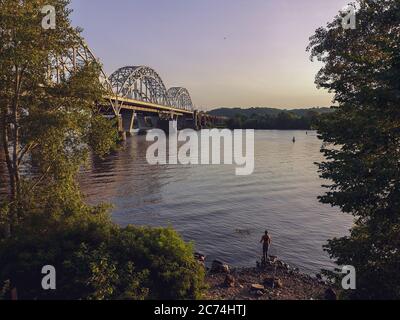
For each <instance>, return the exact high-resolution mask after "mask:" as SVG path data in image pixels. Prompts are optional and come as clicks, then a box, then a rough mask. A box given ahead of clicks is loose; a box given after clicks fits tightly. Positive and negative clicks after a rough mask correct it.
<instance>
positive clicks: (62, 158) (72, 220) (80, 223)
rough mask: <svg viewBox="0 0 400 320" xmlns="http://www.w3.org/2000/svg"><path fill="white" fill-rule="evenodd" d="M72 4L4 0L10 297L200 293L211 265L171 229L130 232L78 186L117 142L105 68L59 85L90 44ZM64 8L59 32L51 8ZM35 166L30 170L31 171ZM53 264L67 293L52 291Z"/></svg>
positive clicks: (88, 67) (2, 294)
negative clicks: (53, 70) (84, 170)
mask: <svg viewBox="0 0 400 320" xmlns="http://www.w3.org/2000/svg"><path fill="white" fill-rule="evenodd" d="M68 3H69V2H68V1H66V0H29V1H15V0H0V36H1V41H0V120H1V126H0V129H1V130H0V131H1V133H0V136H1V148H2V153H3V154H4V155H5V157H6V163H7V175H8V177H9V179H8V184H9V188H8V198H7V199H5V201H3V200H2V202H1V205H0V227H2V229H4V230H5V232H4V234H1V233H0V299H3V298H7V296H8V293H9V291H10V290H11V289H14V288H17V289H18V296H19V297H20V298H22V299H34V300H36V299H99V300H101V299H145V298H147V299H149V298H165V299H195V298H198V297H199V296H200V294H201V291H202V289H203V281H204V270H203V269H202V267H201V266H200V265H199V264H198V263H197V262H196V261H195V259H194V254H193V247H192V246H191V245H190V244H187V243H185V242H184V241H183V240H182V238H181V237H180V236H179V235H178V234H177V233H176V232H175V231H173V230H171V229H151V228H135V227H132V226H130V227H127V228H125V229H122V228H120V227H119V226H117V225H116V224H114V223H112V222H111V219H110V214H109V207H108V206H106V205H99V206H89V205H87V204H86V203H85V201H84V198H83V196H82V194H81V192H80V189H79V185H78V183H77V182H76V175H77V173H78V171H79V168H80V167H81V166H82V165H83V164H84V163H85V160H86V159H87V157H88V154H89V152H90V151H92V152H93V153H95V154H96V155H100V156H102V155H105V154H106V153H107V152H109V151H110V150H111V149H112V148H113V147H114V146H115V143H116V140H117V136H118V135H117V131H116V126H115V124H114V123H113V122H112V121H109V120H107V119H105V118H104V117H103V116H101V115H100V114H98V112H97V111H96V108H95V106H96V104H97V103H99V102H101V100H102V97H103V95H104V93H105V92H104V90H103V87H102V85H101V83H100V80H99V76H100V66H99V64H98V62H97V61H87V62H86V63H84V64H83V65H79V66H77V68H75V69H74V70H71V72H70V73H68V74H57V80H58V81H55V82H54V81H49V80H51V77H49V65H50V64H52V63H55V60H54V58H55V57H63V56H65V55H66V54H67V53H69V50H70V49H71V48H74V47H77V46H81V45H82V43H81V39H80V37H79V31H80V30H79V29H74V28H72V27H71V26H70V22H69V18H68V17H69V14H70V10H68V8H67V6H68ZM44 5H52V6H54V7H55V8H56V13H57V19H56V23H57V26H56V29H55V30H44V29H43V28H42V26H41V22H42V18H43V15H42V14H41V10H40V9H41V8H42V7H43V6H44ZM26 172H28V173H27V174H26ZM49 264H50V265H53V266H54V267H55V268H56V270H57V274H58V276H57V277H58V280H57V283H58V284H57V290H56V291H52V292H51V291H44V290H42V288H41V286H40V284H41V281H40V278H41V277H42V274H41V268H42V267H43V266H44V265H49Z"/></svg>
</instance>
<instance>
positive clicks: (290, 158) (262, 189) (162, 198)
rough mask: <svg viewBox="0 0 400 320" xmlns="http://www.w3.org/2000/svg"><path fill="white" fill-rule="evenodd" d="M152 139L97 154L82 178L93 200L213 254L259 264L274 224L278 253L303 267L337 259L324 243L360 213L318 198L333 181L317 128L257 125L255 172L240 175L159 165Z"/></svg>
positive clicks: (230, 169) (219, 168)
mask: <svg viewBox="0 0 400 320" xmlns="http://www.w3.org/2000/svg"><path fill="white" fill-rule="evenodd" d="M293 137H296V143H293V141H292V139H293ZM149 144H150V143H149V142H146V139H145V137H144V136H134V137H131V138H128V140H127V141H126V143H125V145H124V146H123V147H122V148H120V149H119V150H118V151H116V152H114V153H113V154H112V155H110V156H108V157H107V158H106V159H104V160H98V159H96V160H92V161H91V164H90V165H89V166H88V167H87V168H86V169H84V170H83V171H82V173H81V175H80V178H79V179H80V184H81V186H82V189H83V192H84V193H85V195H86V196H87V200H88V202H90V203H93V204H96V203H99V202H108V203H111V204H113V206H114V208H113V211H112V217H113V220H114V221H115V222H116V223H118V224H120V225H122V226H126V225H128V224H136V225H148V226H168V225H170V226H172V227H174V228H175V229H176V230H177V231H178V232H180V233H181V234H182V236H183V237H184V238H185V240H189V241H193V242H194V243H195V246H196V250H198V251H200V252H202V253H204V254H206V255H207V260H208V261H212V260H213V259H220V260H223V261H225V262H227V263H229V264H231V265H234V266H238V267H240V266H246V267H248V266H254V265H255V261H256V260H257V259H259V257H260V256H261V251H262V248H261V245H260V244H259V241H260V239H261V236H262V235H263V232H264V230H265V229H268V230H269V232H270V234H271V236H272V241H273V244H272V247H271V254H274V255H277V256H278V257H279V258H280V259H282V260H284V261H286V262H287V263H289V264H291V265H293V266H297V267H299V268H300V270H301V271H303V272H308V273H316V272H319V271H320V269H321V268H332V267H333V266H334V265H333V263H332V261H331V260H330V259H329V257H328V255H327V254H326V253H325V252H324V251H323V249H322V246H323V245H324V244H325V243H326V241H327V239H329V238H332V237H337V236H343V235H345V234H347V232H348V229H349V228H350V227H351V224H352V219H351V217H349V216H348V215H345V214H343V213H340V212H339V210H338V209H337V208H332V207H330V206H329V205H322V204H320V203H319V202H318V200H317V197H318V195H321V194H323V192H324V189H323V188H322V187H321V184H323V183H326V182H325V181H323V180H321V179H320V178H319V177H318V173H317V167H316V165H315V164H314V163H315V162H319V161H322V160H323V156H322V155H321V153H320V147H321V141H320V140H318V138H317V137H316V133H315V132H308V134H307V133H306V132H305V131H256V133H255V171H254V173H253V174H252V175H250V176H236V175H235V170H234V169H235V167H234V166H231V165H216V166H200V165H199V166H191V165H189V166H182V165H165V166H152V165H149V164H148V163H147V161H146V150H147V147H148V145H149Z"/></svg>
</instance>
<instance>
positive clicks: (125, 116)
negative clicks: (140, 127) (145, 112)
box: [120, 109, 136, 134]
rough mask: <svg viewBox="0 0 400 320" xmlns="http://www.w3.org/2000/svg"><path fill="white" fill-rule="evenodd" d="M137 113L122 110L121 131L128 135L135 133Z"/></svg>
mask: <svg viewBox="0 0 400 320" xmlns="http://www.w3.org/2000/svg"><path fill="white" fill-rule="evenodd" d="M135 117H136V113H135V112H134V111H133V110H126V109H123V110H121V113H120V119H121V127H120V131H123V132H125V134H126V133H128V134H131V133H133V129H134V121H135Z"/></svg>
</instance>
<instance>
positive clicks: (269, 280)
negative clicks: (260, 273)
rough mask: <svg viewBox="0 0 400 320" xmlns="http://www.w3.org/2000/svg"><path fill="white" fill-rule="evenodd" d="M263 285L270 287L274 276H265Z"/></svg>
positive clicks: (272, 284)
mask: <svg viewBox="0 0 400 320" xmlns="http://www.w3.org/2000/svg"><path fill="white" fill-rule="evenodd" d="M264 286H266V287H270V288H272V287H273V286H274V278H272V277H268V278H265V279H264Z"/></svg>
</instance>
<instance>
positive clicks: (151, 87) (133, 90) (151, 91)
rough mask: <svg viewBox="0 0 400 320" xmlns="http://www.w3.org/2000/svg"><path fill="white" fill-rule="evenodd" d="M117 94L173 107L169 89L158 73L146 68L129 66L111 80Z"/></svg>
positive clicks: (118, 71) (119, 70)
mask: <svg viewBox="0 0 400 320" xmlns="http://www.w3.org/2000/svg"><path fill="white" fill-rule="evenodd" d="M109 80H110V83H111V86H112V88H113V91H114V93H115V94H117V95H119V96H121V97H124V98H130V99H135V100H140V101H145V102H150V103H155V104H160V105H165V106H171V104H170V101H169V99H168V94H167V89H166V87H165V85H164V82H163V81H162V79H161V77H160V76H159V75H158V73H157V72H156V71H154V70H153V69H151V68H149V67H146V66H128V67H123V68H120V69H118V70H117V71H115V72H114V73H113V74H112V75H111V76H110V78H109Z"/></svg>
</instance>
